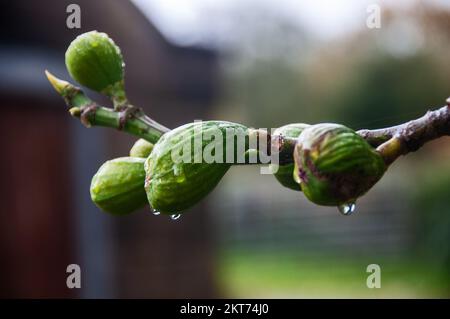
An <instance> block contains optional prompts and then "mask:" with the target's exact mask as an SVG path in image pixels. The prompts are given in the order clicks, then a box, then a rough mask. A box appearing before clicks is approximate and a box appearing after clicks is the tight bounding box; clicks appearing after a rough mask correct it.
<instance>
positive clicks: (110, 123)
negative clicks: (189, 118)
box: [45, 71, 169, 143]
mask: <svg viewBox="0 0 450 319" xmlns="http://www.w3.org/2000/svg"><path fill="white" fill-rule="evenodd" d="M45 74H46V75H47V78H48V80H49V82H50V83H51V84H52V86H53V88H54V89H55V90H56V92H58V94H59V95H61V96H62V97H63V98H64V101H65V102H66V104H67V106H68V107H69V108H70V109H69V112H70V114H71V115H72V116H74V117H77V118H79V119H80V120H81V122H82V123H83V124H84V125H85V126H87V127H91V126H105V127H111V128H116V129H118V130H120V131H124V132H127V133H129V134H132V135H135V136H137V137H140V138H143V139H145V140H147V141H149V142H150V143H156V142H157V141H158V140H159V138H160V137H161V136H162V135H163V134H164V133H166V132H168V131H169V129H168V128H167V127H165V126H163V125H161V124H159V123H158V122H155V121H154V120H152V119H151V118H149V117H148V116H147V115H145V114H144V112H143V111H142V110H141V109H139V108H136V107H134V109H133V108H132V107H131V106H127V107H124V108H122V109H121V110H114V109H112V108H107V107H103V106H100V105H98V104H97V103H96V102H94V101H92V100H91V99H90V98H89V97H87V96H86V94H84V92H83V91H82V90H81V89H80V88H78V87H76V86H74V85H72V84H71V83H69V82H67V81H64V80H61V79H58V78H57V77H55V76H54V75H53V74H51V73H50V72H48V71H45ZM130 110H132V111H130Z"/></svg>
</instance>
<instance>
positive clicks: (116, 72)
mask: <svg viewBox="0 0 450 319" xmlns="http://www.w3.org/2000/svg"><path fill="white" fill-rule="evenodd" d="M66 67H67V70H68V71H69V74H70V76H71V77H72V78H73V79H74V80H76V81H77V82H78V83H80V84H81V85H84V86H86V87H88V88H90V89H92V90H94V91H97V92H102V93H108V91H110V90H112V89H113V87H114V86H116V85H118V84H119V85H122V83H123V76H124V62H123V57H122V53H121V52H120V48H119V47H118V46H117V45H116V44H115V43H114V41H113V40H112V39H111V38H110V37H109V36H108V35H107V34H106V33H103V32H97V31H90V32H86V33H83V34H81V35H79V36H78V37H76V38H75V40H73V41H72V43H71V44H70V45H69V47H68V49H67V51H66Z"/></svg>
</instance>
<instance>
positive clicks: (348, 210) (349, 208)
mask: <svg viewBox="0 0 450 319" xmlns="http://www.w3.org/2000/svg"><path fill="white" fill-rule="evenodd" d="M338 209H339V212H340V213H341V214H342V215H345V216H349V215H351V214H353V212H354V211H355V209H356V205H355V203H347V204H342V205H339V206H338Z"/></svg>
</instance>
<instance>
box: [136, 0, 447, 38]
mask: <svg viewBox="0 0 450 319" xmlns="http://www.w3.org/2000/svg"><path fill="white" fill-rule="evenodd" d="M133 1H134V2H135V3H136V4H137V5H138V7H139V8H141V10H142V11H143V12H144V13H145V14H146V15H147V16H148V17H149V18H150V19H151V20H152V22H153V23H154V24H155V25H156V27H157V28H158V29H159V30H160V31H161V32H162V33H163V34H164V35H165V36H166V37H167V38H168V39H169V40H170V41H172V42H174V43H177V44H182V45H183V44H184V45H188V44H202V45H206V46H208V42H210V41H211V39H214V38H215V37H216V36H220V32H223V31H224V30H225V29H224V28H223V25H224V24H226V23H230V21H233V19H234V18H235V16H236V15H235V12H236V11H237V10H238V9H237V8H249V7H252V6H254V7H258V8H260V9H261V8H263V9H264V10H266V11H271V12H276V13H280V14H282V15H283V16H285V17H286V19H289V20H290V22H291V23H294V24H299V25H300V26H301V27H303V28H305V30H306V31H307V32H308V34H309V35H310V36H314V37H318V38H321V39H329V38H333V37H336V36H340V35H342V34H345V33H347V32H349V31H351V30H353V29H357V28H361V27H364V26H365V21H366V18H367V16H368V13H367V11H366V10H367V7H368V5H369V4H373V3H376V4H379V5H380V7H383V6H386V5H389V6H391V7H392V6H394V5H395V6H397V7H408V6H410V5H411V4H414V3H415V2H418V1H419V0H395V1H394V0H391V1H389V0H314V1H310V0H133ZM425 2H428V3H432V4H435V5H443V6H446V7H447V8H449V7H450V1H449V0H426V1H425ZM236 23H238V21H236Z"/></svg>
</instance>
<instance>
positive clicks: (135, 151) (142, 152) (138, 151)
mask: <svg viewBox="0 0 450 319" xmlns="http://www.w3.org/2000/svg"><path fill="white" fill-rule="evenodd" d="M153 146H154V145H153V144H152V143H150V142H148V141H146V140H144V139H143V138H141V139H138V140H137V141H136V143H134V145H133V147H132V148H131V150H130V156H131V157H141V158H147V157H148V156H149V155H150V153H151V152H152V150H153Z"/></svg>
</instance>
